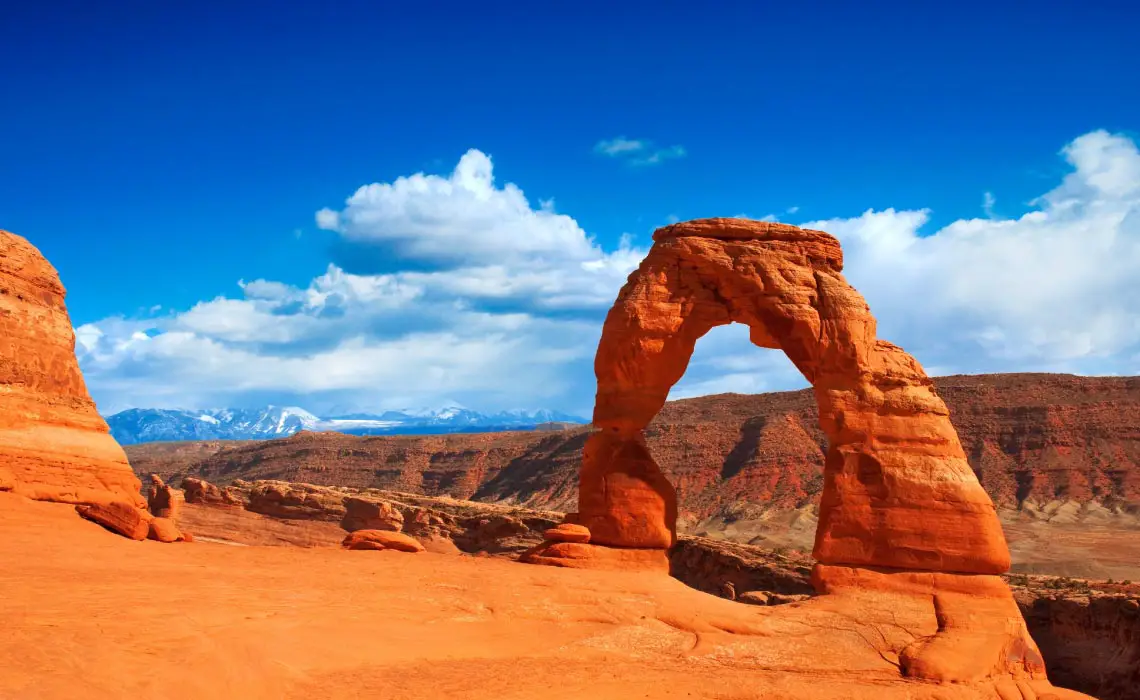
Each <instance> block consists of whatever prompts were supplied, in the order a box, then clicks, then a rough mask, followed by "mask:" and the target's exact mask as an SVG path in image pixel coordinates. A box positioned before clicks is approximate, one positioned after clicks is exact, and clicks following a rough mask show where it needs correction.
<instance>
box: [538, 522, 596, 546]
mask: <svg viewBox="0 0 1140 700" xmlns="http://www.w3.org/2000/svg"><path fill="white" fill-rule="evenodd" d="M542 537H543V539H545V540H546V541H547V542H579V543H581V544H586V543H588V542H589V541H590V531H589V530H587V529H586V528H585V527H583V526H582V525H577V524H574V523H562V524H561V525H559V526H558V527H552V528H550V529H549V530H547V531H546V532H544V533H542Z"/></svg>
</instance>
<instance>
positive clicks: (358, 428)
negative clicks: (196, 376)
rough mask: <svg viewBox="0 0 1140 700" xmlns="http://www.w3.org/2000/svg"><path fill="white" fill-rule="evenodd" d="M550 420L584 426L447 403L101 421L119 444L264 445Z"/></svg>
mask: <svg viewBox="0 0 1140 700" xmlns="http://www.w3.org/2000/svg"><path fill="white" fill-rule="evenodd" d="M552 421H556V422H565V423H585V422H587V421H585V420H584V419H582V418H579V417H577V416H572V415H568V414H565V413H560V412H558V411H551V410H547V409H540V410H536V411H530V412H528V411H524V410H519V411H501V412H499V413H493V414H484V413H479V412H477V411H473V410H471V409H469V408H465V407H463V406H461V405H459V404H455V403H450V404H447V405H444V406H442V407H440V408H433V409H417V410H401V411H385V412H383V413H381V414H380V415H375V414H369V413H349V414H343V415H337V416H331V417H328V418H322V417H319V416H317V415H316V414H313V413H311V412H309V411H307V410H305V409H304V408H301V407H299V406H276V405H270V406H264V407H261V408H217V409H205V410H186V409H165V408H132V409H127V410H125V411H121V412H119V413H116V414H114V415H111V416H108V417H107V425H108V426H110V428H111V435H113V436H114V438H115V439H116V440H118V441H119V443H120V444H123V445H131V444H135V443H140V442H174V441H182V440H265V439H270V438H276V437H286V436H289V435H293V434H295V433H298V432H300V431H302V430H308V431H313V432H330V431H333V432H341V433H348V434H351V435H398V434H425V433H455V432H476V431H478V432H490V431H501V430H534V429H535V428H536V427H537V426H538V425H540V424H543V423H549V422H552Z"/></svg>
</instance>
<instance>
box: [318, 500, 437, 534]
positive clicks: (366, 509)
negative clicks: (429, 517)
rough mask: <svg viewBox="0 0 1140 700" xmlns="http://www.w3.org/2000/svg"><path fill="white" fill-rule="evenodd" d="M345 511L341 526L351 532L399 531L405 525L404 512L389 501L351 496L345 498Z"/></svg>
mask: <svg viewBox="0 0 1140 700" xmlns="http://www.w3.org/2000/svg"><path fill="white" fill-rule="evenodd" d="M344 511H345V512H344V518H343V519H342V520H341V523H340V526H341V527H343V528H344V529H345V530H348V531H349V532H352V531H354V530H391V531H392V532H399V531H400V530H401V529H403V527H404V514H403V513H401V512H400V509H399V508H397V507H396V505H395V504H393V503H391V502H389V501H381V500H377V499H373V498H359V497H356V496H349V497H347V498H345V499H344ZM441 522H442V521H441Z"/></svg>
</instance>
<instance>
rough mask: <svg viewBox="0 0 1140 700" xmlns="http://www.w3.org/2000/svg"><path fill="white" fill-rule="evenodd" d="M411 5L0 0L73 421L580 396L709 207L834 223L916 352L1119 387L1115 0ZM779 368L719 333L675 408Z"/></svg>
mask: <svg viewBox="0 0 1140 700" xmlns="http://www.w3.org/2000/svg"><path fill="white" fill-rule="evenodd" d="M412 5H414V4H399V5H398V4H395V3H376V2H338V3H305V4H302V3H288V4H283V3H248V2H232V3H225V4H213V3H186V2H163V3H156V2H120V3H115V4H114V7H113V9H108V7H107V6H106V5H103V6H99V7H96V6H95V5H93V4H90V3H87V4H80V3H53V2H39V3H25V4H24V5H23V6H14V5H13V4H12V3H8V4H6V5H5V6H4V7H3V8H2V9H0V31H2V32H3V33H2V36H3V37H4V43H5V50H6V55H7V56H8V57H9V58H8V63H9V65H11V66H14V67H15V70H6V71H4V72H3V73H2V74H0V94H2V95H3V96H4V102H5V108H4V109H3V110H0V159H2V162H3V163H4V167H3V168H2V169H0V227H3V228H6V229H9V230H12V231H15V232H17V233H20V234H22V235H25V236H27V237H28V238H29V239H31V240H32V242H33V243H35V244H36V245H37V246H39V247H40V249H41V250H42V251H43V252H44V253H45V254H46V255H47V256H48V257H49V259H50V260H51V261H52V262H53V263H54V264H55V265H56V267H57V268H58V269H59V271H60V273H61V275H62V278H63V281H64V283H65V285H66V286H67V287H68V289H69V298H68V306H69V309H70V311H71V314H72V320H73V322H74V324H75V325H76V327H77V328H78V329H79V333H78V335H79V338H80V343H79V346H78V348H77V352H78V354H79V356H80V361H81V366H82V367H83V369H84V372H85V374H86V376H87V378H88V382H89V384H90V386H91V390H92V393H93V395H94V396H95V398H96V401H97V402H98V403H99V406H100V409H101V410H103V411H105V412H107V411H112V410H119V409H122V408H126V407H129V406H159V405H161V406H183V407H200V406H220V405H233V406H240V405H253V404H256V403H261V402H275V403H281V402H289V403H298V404H300V405H303V406H305V407H307V408H310V410H315V411H318V412H327V411H332V410H341V409H343V410H372V409H381V408H397V407H401V406H432V405H440V404H442V403H450V402H459V403H463V404H465V405H468V406H470V407H472V408H476V409H486V410H492V409H498V408H536V407H549V408H559V409H564V410H571V411H577V412H579V413H588V412H589V409H590V403H591V399H592V394H593V388H594V387H593V384H592V376H591V370H590V365H591V360H592V354H593V350H594V346H595V345H596V342H597V333H598V331H599V330H600V322H601V319H602V317H603V316H604V313H605V309H606V307H607V306H608V305H609V303H610V302H611V301H612V299H613V297H614V295H616V292H617V289H618V288H619V287H620V284H621V281H622V280H623V279H624V277H625V275H626V274H627V273H628V272H629V270H630V269H631V268H632V267H633V266H634V265H636V262H637V260H638V259H639V258H640V256H641V255H642V254H643V253H644V250H645V248H646V247H647V246H648V245H649V242H650V241H649V235H650V233H651V232H652V230H653V229H654V228H655V227H657V226H659V225H662V224H665V223H668V222H669V221H672V220H675V219H688V218H696V217H701V216H715V215H722V216H732V215H746V216H751V217H754V218H761V217H765V216H772V217H776V218H779V219H780V220H784V221H788V222H790V223H797V224H806V223H813V224H814V225H819V226H820V227H823V228H825V229H826V230H830V231H832V232H833V233H836V234H837V235H839V236H840V238H841V240H843V243H844V245H845V247H846V248H847V249H848V253H849V258H850V259H851V262H850V263H849V267H848V277H849V279H851V281H852V282H853V283H854V284H855V285H856V286H857V287H858V288H859V289H860V290H861V291H863V292H864V293H865V295H866V296H867V297H868V300H869V302H870V303H871V305H872V309H873V310H874V311H875V313H876V314H877V315H878V316H879V317H880V321H881V329H882V333H881V334H882V335H883V336H884V337H887V338H888V339H891V340H894V341H896V342H899V343H900V344H902V345H903V346H904V347H906V348H907V349H908V350H911V351H912V352H913V353H914V354H915V355H916V356H917V357H918V358H919V360H920V361H921V362H923V363H924V364H925V365H926V366H927V367H928V369H929V370H930V371H931V372H932V373H933V372H944V371H945V372H952V371H970V372H975V371H1011V370H1022V369H1025V370H1029V369H1041V370H1057V371H1076V372H1084V373H1125V374H1130V373H1140V360H1138V359H1137V356H1138V355H1140V320H1138V317H1137V316H1136V315H1135V314H1134V313H1133V312H1131V310H1130V307H1131V304H1129V303H1127V300H1128V297H1129V295H1131V294H1134V293H1135V294H1136V296H1133V297H1132V298H1140V287H1138V286H1137V283H1136V282H1135V281H1134V280H1135V279H1137V278H1138V277H1140V274H1137V273H1140V253H1138V251H1140V247H1138V240H1140V232H1138V228H1140V226H1138V224H1137V217H1138V214H1137V213H1136V211H1137V198H1138V195H1137V189H1138V188H1140V165H1138V164H1137V163H1138V159H1137V156H1136V147H1135V141H1136V135H1137V130H1140V123H1138V122H1137V115H1140V83H1138V81H1137V80H1136V79H1135V76H1136V75H1138V74H1140V54H1138V53H1137V52H1136V51H1135V48H1134V40H1133V36H1132V35H1133V33H1134V31H1135V27H1136V26H1137V22H1136V21H1137V19H1138V17H1137V14H1138V11H1137V10H1135V9H1133V8H1131V7H1130V6H1129V5H1128V4H1126V3H1123V2H1121V3H1095V4H1091V3H1086V4H1085V5H1090V6H1080V5H1079V4H1078V3H1038V4H1036V5H1034V6H1033V9H1032V10H1031V11H1030V10H1026V9H1024V6H1022V7H1018V6H1020V5H1021V4H1020V3H992V2H991V3H986V4H981V3H977V4H972V3H958V4H955V5H954V6H953V9H952V11H947V10H945V9H944V8H941V7H939V6H936V5H933V4H929V3H897V4H895V3H874V4H873V7H871V6H870V5H869V4H866V3H859V4H856V3H755V2H747V3H745V2H740V3H732V2H725V3H715V4H713V5H714V6H713V7H701V6H699V5H698V4H697V3H679V2H656V3H620V4H619V3H604V4H603V3H589V2H585V3H583V2H578V3H546V4H541V3H526V4H523V3H518V4H513V5H512V4H508V3H503V4H501V5H500V6H497V7H492V6H487V5H486V4H471V3H463V4H459V3H456V4H447V3H445V4H441V5H439V4H437V5H435V6H428V5H422V4H421V6H412ZM706 5H709V4H707V3H706ZM1092 5H1095V6H1092ZM465 154H466V155H465ZM417 173H422V174H424V175H423V176H421V177H419V178H417V177H416V174H417ZM401 178H403V179H401ZM372 183H377V186H376V188H374V189H373V190H371V192H372V194H371V195H367V193H366V195H362V196H361V197H360V198H358V199H357V200H356V201H355V204H352V205H349V204H346V200H348V199H349V198H350V197H352V196H353V194H354V193H355V192H356V191H357V190H358V188H360V187H362V186H365V185H370V184H372ZM385 186H387V189H385ZM1045 195H1049V196H1045ZM987 203H989V204H987ZM321 211H325V214H323V215H321V216H320V217H319V216H318V212H321ZM334 212H335V213H336V215H335V216H334ZM321 217H323V218H321ZM320 222H323V223H324V224H325V228H321V226H320V225H319V223H320ZM820 222H826V225H824V224H822V223H820ZM995 261H1000V263H1001V264H1000V265H998V264H997V263H996V262H995ZM330 266H331V267H330ZM995 278H996V279H995ZM239 282H241V283H242V285H243V286H239ZM998 283H1000V284H998ZM1003 285H1004V286H1003ZM1010 286H1012V287H1013V289H1014V291H1012V292H1011V291H1008V290H1007V289H1006V287H1010ZM800 385H802V379H800V378H798V377H797V376H796V375H795V373H794V371H793V370H791V368H790V365H789V364H788V363H787V362H786V360H784V359H783V358H782V357H780V356H779V355H778V354H777V353H772V352H767V351H761V350H754V349H752V348H750V347H748V346H747V342H746V336H745V334H744V333H742V332H740V331H739V329H725V330H718V331H716V332H714V334H710V336H709V337H708V338H706V339H704V340H703V341H702V343H701V345H700V347H699V349H698V356H697V357H696V358H695V359H694V362H693V364H692V366H691V369H690V372H689V375H687V376H686V378H685V380H683V382H682V384H681V385H679V386H678V388H677V395H679V396H680V395H694V394H698V393H705V392H710V391H727V390H737V391H760V390H765V389H773V388H775V389H778V388H792V387H798V386H800Z"/></svg>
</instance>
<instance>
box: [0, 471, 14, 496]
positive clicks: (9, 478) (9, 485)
mask: <svg viewBox="0 0 1140 700" xmlns="http://www.w3.org/2000/svg"><path fill="white" fill-rule="evenodd" d="M15 489H16V476H15V475H14V474H13V473H12V472H11V470H9V469H7V468H6V467H0V491H14V490H15Z"/></svg>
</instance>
